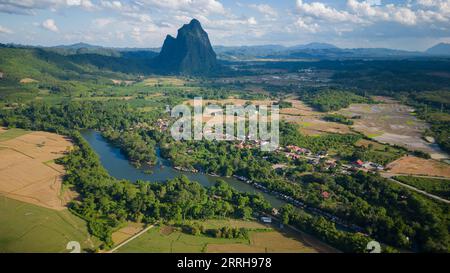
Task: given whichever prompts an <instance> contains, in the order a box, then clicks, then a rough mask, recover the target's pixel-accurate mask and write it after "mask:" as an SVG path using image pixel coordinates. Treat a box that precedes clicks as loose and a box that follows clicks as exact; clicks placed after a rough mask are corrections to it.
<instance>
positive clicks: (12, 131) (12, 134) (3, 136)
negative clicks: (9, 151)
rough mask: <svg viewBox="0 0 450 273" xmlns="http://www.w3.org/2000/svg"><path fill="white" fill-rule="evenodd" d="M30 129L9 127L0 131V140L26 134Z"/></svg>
mask: <svg viewBox="0 0 450 273" xmlns="http://www.w3.org/2000/svg"><path fill="white" fill-rule="evenodd" d="M29 132H30V131H27V130H23V129H17V128H12V129H9V130H7V131H5V132H3V133H0V141H6V140H10V139H14V138H16V137H19V136H22V135H26V134H28V133H29Z"/></svg>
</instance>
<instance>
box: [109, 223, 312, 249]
mask: <svg viewBox="0 0 450 273" xmlns="http://www.w3.org/2000/svg"><path fill="white" fill-rule="evenodd" d="M200 223H201V224H202V225H203V226H204V227H205V228H220V227H223V226H229V227H236V228H247V229H250V230H252V231H250V232H249V239H248V240H247V239H225V238H212V237H207V236H203V235H202V236H194V235H189V234H185V233H182V232H181V231H178V230H177V229H175V228H173V227H171V226H162V227H155V228H153V229H151V230H149V231H148V232H147V233H146V234H144V235H142V236H140V237H138V238H136V239H135V240H133V241H131V242H130V243H129V244H127V245H125V246H123V247H122V248H120V249H119V251H118V252H132V253H137V252H164V253H184V252H194V253H199V252H211V253H215V252H219V253H236V252H237V253H248V252H251V253H265V252H275V253H282V252H285V253H286V252H293V253H316V252H320V249H317V248H315V247H312V246H311V245H310V244H309V243H308V240H305V237H303V236H302V235H299V234H298V233H294V232H291V231H287V230H283V231H282V232H281V231H278V230H275V229H270V228H271V227H270V226H266V225H263V224H261V223H258V222H255V221H242V220H233V219H230V220H207V221H200Z"/></svg>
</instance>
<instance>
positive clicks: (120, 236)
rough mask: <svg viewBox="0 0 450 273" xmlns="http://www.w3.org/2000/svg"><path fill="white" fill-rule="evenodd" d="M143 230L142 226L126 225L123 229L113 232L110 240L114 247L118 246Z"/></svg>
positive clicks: (135, 224)
mask: <svg viewBox="0 0 450 273" xmlns="http://www.w3.org/2000/svg"><path fill="white" fill-rule="evenodd" d="M143 228H144V225H143V224H139V223H128V224H127V225H126V226H125V227H123V228H121V229H119V230H117V231H116V232H113V234H112V240H113V242H114V244H115V245H118V244H120V243H122V242H123V241H125V240H126V239H128V238H130V237H131V236H133V235H135V234H137V233H138V232H140V231H141V230H142V229H143Z"/></svg>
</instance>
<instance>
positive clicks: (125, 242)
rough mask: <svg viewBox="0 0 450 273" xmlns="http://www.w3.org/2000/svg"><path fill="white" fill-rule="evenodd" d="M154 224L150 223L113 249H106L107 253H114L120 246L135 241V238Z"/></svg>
mask: <svg viewBox="0 0 450 273" xmlns="http://www.w3.org/2000/svg"><path fill="white" fill-rule="evenodd" d="M153 227H154V225H150V226H148V227H146V228H144V229H143V230H141V231H139V232H138V233H136V234H135V235H133V236H131V237H130V238H128V239H126V240H125V241H123V242H122V243H120V244H118V245H117V246H115V247H114V248H113V249H111V250H109V251H106V253H113V252H115V251H117V250H118V249H119V248H121V247H123V246H124V245H126V244H128V243H129V242H131V241H133V240H134V239H136V238H137V237H139V236H141V235H142V234H144V233H146V232H147V231H148V230H150V229H151V228H153Z"/></svg>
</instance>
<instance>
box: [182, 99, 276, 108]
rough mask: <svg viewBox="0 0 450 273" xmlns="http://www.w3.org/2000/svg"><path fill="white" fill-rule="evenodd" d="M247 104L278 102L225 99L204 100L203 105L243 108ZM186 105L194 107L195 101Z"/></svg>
mask: <svg viewBox="0 0 450 273" xmlns="http://www.w3.org/2000/svg"><path fill="white" fill-rule="evenodd" d="M247 102H251V103H252V104H253V105H256V106H259V105H272V104H273V103H275V102H276V101H274V100H243V99H233V98H230V99H223V100H203V105H209V104H216V105H219V106H220V105H226V104H234V105H237V106H243V105H245V104H246V103H247ZM184 104H188V105H191V106H194V100H193V99H192V100H187V101H185V102H184Z"/></svg>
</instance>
